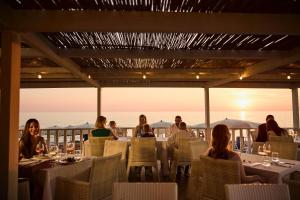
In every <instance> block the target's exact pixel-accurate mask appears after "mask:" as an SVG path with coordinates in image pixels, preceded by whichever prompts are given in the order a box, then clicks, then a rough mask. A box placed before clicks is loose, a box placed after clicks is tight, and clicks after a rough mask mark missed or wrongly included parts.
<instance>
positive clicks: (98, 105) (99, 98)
mask: <svg viewBox="0 0 300 200" xmlns="http://www.w3.org/2000/svg"><path fill="white" fill-rule="evenodd" d="M100 115H101V87H98V88H97V117H98V116H100Z"/></svg>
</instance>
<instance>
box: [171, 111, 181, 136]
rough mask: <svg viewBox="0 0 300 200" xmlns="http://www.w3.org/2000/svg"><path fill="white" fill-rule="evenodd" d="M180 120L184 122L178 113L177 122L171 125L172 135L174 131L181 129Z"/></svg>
mask: <svg viewBox="0 0 300 200" xmlns="http://www.w3.org/2000/svg"><path fill="white" fill-rule="evenodd" d="M180 122H182V120H181V116H179V115H177V116H176V117H175V124H172V125H171V126H170V136H172V135H173V134H174V133H176V132H178V131H179V130H180V129H179V124H180Z"/></svg>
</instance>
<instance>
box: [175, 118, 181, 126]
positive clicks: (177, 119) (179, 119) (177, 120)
mask: <svg viewBox="0 0 300 200" xmlns="http://www.w3.org/2000/svg"><path fill="white" fill-rule="evenodd" d="M180 122H181V117H180V116H179V115H177V116H176V117H175V124H176V126H179V123H180Z"/></svg>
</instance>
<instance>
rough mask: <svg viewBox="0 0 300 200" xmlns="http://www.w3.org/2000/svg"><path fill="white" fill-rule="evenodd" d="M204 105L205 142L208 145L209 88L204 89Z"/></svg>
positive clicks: (209, 137)
mask: <svg viewBox="0 0 300 200" xmlns="http://www.w3.org/2000/svg"><path fill="white" fill-rule="evenodd" d="M204 104H205V124H206V133H205V135H206V141H207V142H208V143H210V141H211V132H210V128H211V127H210V106H209V88H204Z"/></svg>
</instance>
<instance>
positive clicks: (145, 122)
mask: <svg viewBox="0 0 300 200" xmlns="http://www.w3.org/2000/svg"><path fill="white" fill-rule="evenodd" d="M139 123H140V125H144V124H147V118H146V115H143V114H142V115H140V116H139Z"/></svg>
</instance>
